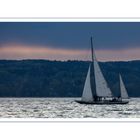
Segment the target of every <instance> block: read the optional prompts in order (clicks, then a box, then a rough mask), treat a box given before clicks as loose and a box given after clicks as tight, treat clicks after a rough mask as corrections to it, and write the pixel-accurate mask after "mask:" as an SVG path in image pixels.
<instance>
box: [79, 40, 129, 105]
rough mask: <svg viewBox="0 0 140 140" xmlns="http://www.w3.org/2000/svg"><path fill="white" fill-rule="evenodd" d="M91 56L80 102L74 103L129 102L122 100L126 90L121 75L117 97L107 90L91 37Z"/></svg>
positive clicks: (126, 95) (125, 96)
mask: <svg viewBox="0 0 140 140" xmlns="http://www.w3.org/2000/svg"><path fill="white" fill-rule="evenodd" d="M91 56H92V62H91V64H90V65H89V68H88V72H87V76H86V80H85V84H84V89H83V94H82V98H81V100H77V101H76V102H78V103H80V104H102V105H103V104H127V103H128V102H129V101H128V100H124V99H126V98H128V94H127V90H126V88H125V85H124V83H123V80H122V77H121V75H120V76H119V78H120V93H121V95H120V96H119V97H115V96H114V95H113V93H112V91H111V89H110V88H109V86H108V84H107V81H106V80H105V77H104V75H103V73H102V71H101V69H100V66H99V63H98V61H97V59H96V56H95V53H94V50H93V41H92V37H91ZM91 75H93V78H91Z"/></svg>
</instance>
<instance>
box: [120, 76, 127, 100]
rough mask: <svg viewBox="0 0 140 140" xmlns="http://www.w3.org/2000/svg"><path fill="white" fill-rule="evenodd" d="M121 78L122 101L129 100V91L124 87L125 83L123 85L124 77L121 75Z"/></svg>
mask: <svg viewBox="0 0 140 140" xmlns="http://www.w3.org/2000/svg"><path fill="white" fill-rule="evenodd" d="M119 77H120V92H121V98H122V99H128V94H127V90H126V88H125V86H124V83H123V80H122V77H121V75H119Z"/></svg>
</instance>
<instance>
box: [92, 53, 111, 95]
mask: <svg viewBox="0 0 140 140" xmlns="http://www.w3.org/2000/svg"><path fill="white" fill-rule="evenodd" d="M94 75H95V84H96V94H97V96H99V97H112V93H111V90H110V88H109V87H108V85H107V82H106V80H105V78H104V76H103V74H102V72H101V69H100V67H99V64H98V62H97V60H96V58H95V54H94Z"/></svg>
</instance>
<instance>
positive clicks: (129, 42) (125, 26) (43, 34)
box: [0, 22, 140, 61]
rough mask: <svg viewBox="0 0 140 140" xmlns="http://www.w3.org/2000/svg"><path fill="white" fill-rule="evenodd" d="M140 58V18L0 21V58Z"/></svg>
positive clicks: (125, 59) (108, 59)
mask: <svg viewBox="0 0 140 140" xmlns="http://www.w3.org/2000/svg"><path fill="white" fill-rule="evenodd" d="M91 36H92V37H93V46H94V50H95V53H96V57H97V59H98V60H99V61H128V60H139V59H140V22H0V59H12V60H14V59H17V60H19V59H50V60H89V59H90V58H91V55H90V37H91Z"/></svg>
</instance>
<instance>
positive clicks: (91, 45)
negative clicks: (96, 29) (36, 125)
mask: <svg viewBox="0 0 140 140" xmlns="http://www.w3.org/2000/svg"><path fill="white" fill-rule="evenodd" d="M91 56H92V62H93V60H94V58H93V41H92V37H91Z"/></svg>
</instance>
